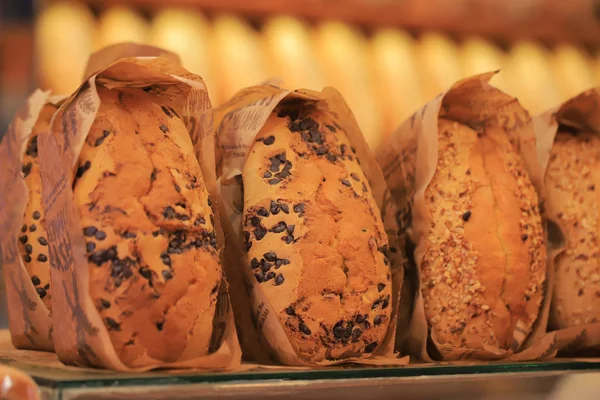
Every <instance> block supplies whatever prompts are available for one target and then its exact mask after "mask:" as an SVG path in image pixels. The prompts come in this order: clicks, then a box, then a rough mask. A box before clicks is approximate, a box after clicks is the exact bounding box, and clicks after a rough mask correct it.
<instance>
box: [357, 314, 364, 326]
mask: <svg viewBox="0 0 600 400" xmlns="http://www.w3.org/2000/svg"><path fill="white" fill-rule="evenodd" d="M366 319H367V314H364V315H363V314H358V315H357V316H356V318H355V320H356V322H357V323H359V324H361V323H363V322H364V321H365V320H366Z"/></svg>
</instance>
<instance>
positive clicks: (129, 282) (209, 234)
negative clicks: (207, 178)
mask: <svg viewBox="0 0 600 400" xmlns="http://www.w3.org/2000/svg"><path fill="white" fill-rule="evenodd" d="M140 92H141V91H135V92H127V91H121V92H119V91H115V90H108V89H105V88H103V87H99V88H98V93H99V96H100V99H101V105H100V109H99V111H98V114H97V116H96V119H95V121H94V123H93V125H92V128H91V131H90V133H89V135H88V137H87V139H86V141H85V144H84V146H83V148H82V151H81V154H80V157H79V160H78V168H77V171H76V174H75V182H74V191H75V199H76V203H77V205H78V209H79V214H80V216H81V223H82V231H83V235H84V236H85V240H86V251H87V257H88V262H89V272H90V274H89V288H90V295H91V297H92V300H93V302H94V304H95V305H96V308H97V310H98V312H99V313H100V316H101V317H102V320H103V321H104V323H105V325H106V327H107V329H108V333H109V335H110V338H111V340H112V343H113V345H114V346H115V349H116V351H117V354H118V355H119V357H120V359H121V360H122V361H123V362H124V363H125V364H126V365H128V366H132V367H135V366H136V360H137V359H138V358H139V357H140V356H142V355H147V356H150V357H152V358H154V359H156V360H160V361H164V362H172V361H175V360H185V359H188V358H192V357H194V356H200V355H204V354H206V353H207V352H208V348H209V344H210V338H211V334H212V321H213V318H214V314H215V305H216V301H217V292H218V287H219V285H220V283H221V266H220V262H219V257H218V254H217V246H216V237H215V230H214V229H215V227H214V218H213V214H212V210H211V200H210V198H209V194H208V191H207V188H206V186H205V184H204V180H203V178H202V172H201V170H200V166H199V164H198V161H197V160H196V158H195V156H194V154H193V147H192V143H191V140H190V137H189V134H188V132H187V130H186V128H185V126H184V123H183V122H182V120H181V119H180V118H179V115H178V114H177V112H176V111H175V110H173V109H172V108H169V107H167V106H164V105H163V106H160V105H158V104H156V103H155V101H156V99H155V98H154V97H152V96H150V95H148V94H146V93H140Z"/></svg>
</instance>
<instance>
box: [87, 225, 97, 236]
mask: <svg viewBox="0 0 600 400" xmlns="http://www.w3.org/2000/svg"><path fill="white" fill-rule="evenodd" d="M97 231H98V230H97V229H96V227H95V226H86V227H85V228H83V234H84V235H85V236H87V237H91V236H94V235H95V234H96V232H97Z"/></svg>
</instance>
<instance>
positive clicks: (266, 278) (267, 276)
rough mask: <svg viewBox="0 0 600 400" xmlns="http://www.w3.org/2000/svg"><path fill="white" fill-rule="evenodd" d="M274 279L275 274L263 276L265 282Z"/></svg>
mask: <svg viewBox="0 0 600 400" xmlns="http://www.w3.org/2000/svg"><path fill="white" fill-rule="evenodd" d="M273 278H275V272H273V271H271V272H269V273H268V274H267V275H266V276H265V282H266V281H270V280H271V279H273Z"/></svg>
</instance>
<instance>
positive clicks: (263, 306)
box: [215, 85, 408, 366]
mask: <svg viewBox="0 0 600 400" xmlns="http://www.w3.org/2000/svg"><path fill="white" fill-rule="evenodd" d="M284 99H285V100H286V101H287V100H290V99H297V100H300V101H306V102H311V103H314V104H315V105H316V106H317V107H318V108H319V109H322V110H323V111H325V112H329V113H332V114H334V115H337V118H338V119H337V121H338V122H339V124H340V125H342V129H343V130H344V131H345V132H346V135H347V136H348V139H349V140H350V143H351V144H352V145H353V146H354V147H355V148H356V150H357V155H358V157H359V158H360V159H361V166H362V168H363V170H364V172H365V175H366V176H367V178H368V179H369V183H370V185H371V188H372V189H373V195H374V197H375V201H376V202H377V204H378V205H379V206H381V205H382V203H383V199H384V195H385V192H386V190H387V189H386V185H385V181H384V179H383V175H382V174H381V171H380V170H379V168H378V167H377V164H376V162H375V160H374V158H373V156H372V155H371V154H370V153H369V151H368V146H367V144H366V142H365V140H364V138H363V136H362V134H361V133H360V130H359V128H358V126H357V124H356V120H355V119H354V116H353V115H352V112H351V111H350V109H349V108H348V106H347V105H346V103H345V102H344V100H343V99H342V97H341V96H340V94H339V93H338V92H337V91H336V90H335V89H332V88H325V89H324V90H323V91H322V92H314V91H309V90H297V91H290V90H286V89H281V88H278V87H276V86H271V85H262V86H255V87H250V88H247V89H244V90H242V91H241V92H239V93H238V94H237V95H235V96H234V97H233V98H232V99H231V100H230V101H229V102H228V103H226V104H224V105H223V106H222V107H219V109H218V110H217V111H216V113H215V115H216V126H217V141H218V147H219V150H220V154H221V156H222V160H220V162H219V164H220V169H222V173H221V176H220V178H219V179H220V189H221V201H222V204H221V209H222V212H225V213H226V214H225V216H226V218H225V217H224V218H223V219H224V226H225V228H224V230H225V236H226V240H227V246H228V253H229V252H232V253H231V259H230V260H229V262H228V263H227V267H226V268H227V274H228V275H233V276H236V278H235V279H236V280H237V281H238V283H239V285H240V286H241V287H239V289H238V288H235V289H233V290H232V296H239V297H238V298H237V299H235V300H234V303H235V304H241V305H242V306H244V305H246V306H245V308H244V310H240V311H238V313H239V314H244V317H243V319H238V321H237V323H238V329H239V330H240V335H241V337H242V342H245V341H246V340H245V339H244V337H245V336H249V337H253V338H256V337H262V338H263V339H264V340H263V341H262V344H263V345H264V343H265V342H266V343H267V344H268V347H269V348H270V350H271V354H273V355H274V356H275V357H276V358H277V359H278V360H279V361H280V362H282V363H283V364H286V365H291V366H325V365H333V364H340V363H348V362H350V363H359V364H369V365H403V364H406V363H407V362H408V358H407V357H404V358H398V355H397V354H396V353H394V344H395V331H396V315H397V313H398V302H399V294H400V293H399V292H400V287H401V285H402V276H403V272H402V265H401V263H396V262H395V260H393V259H392V260H390V261H391V265H392V280H393V302H392V303H393V309H392V310H393V311H392V319H391V320H390V329H389V331H388V332H387V335H386V337H385V339H384V341H383V342H382V344H381V346H380V347H379V348H378V349H377V350H376V351H375V353H374V354H373V356H372V357H369V358H368V357H366V356H365V357H364V358H351V359H345V360H336V361H332V360H328V361H322V362H319V363H308V362H305V361H303V360H302V359H300V358H299V357H298V355H297V354H296V353H295V352H294V349H293V348H292V345H291V343H290V341H289V339H288V338H287V336H286V334H285V332H284V330H283V327H282V326H281V324H280V321H279V319H278V317H277V315H278V312H277V311H278V310H274V309H273V307H272V305H271V304H270V302H269V299H268V298H267V296H266V295H265V294H264V293H263V292H262V290H261V288H260V285H258V284H257V283H256V280H255V279H253V274H252V272H251V268H250V266H249V263H248V260H247V257H246V255H245V253H244V252H243V250H242V245H243V240H242V234H241V230H242V212H243V198H242V190H241V186H240V184H239V183H238V181H237V180H236V179H235V177H236V176H238V175H241V173H242V169H243V166H244V163H245V162H246V156H247V154H248V151H249V149H250V147H251V145H252V143H253V141H254V138H255V137H256V135H257V134H258V133H259V131H260V130H261V128H262V127H263V126H264V124H265V122H266V121H267V118H268V117H269V115H270V114H271V112H272V111H273V110H274V109H275V107H276V106H277V104H279V103H280V102H281V101H282V100H284ZM395 232H396V230H393V233H394V234H395ZM394 243H396V241H395V238H394V237H392V238H390V246H394ZM233 249H235V250H233ZM234 252H235V255H236V256H234ZM231 281H234V278H233V277H232V278H231ZM248 304H249V305H250V307H251V310H248V306H247V305H248ZM250 312H251V313H252V314H253V315H252V316H249V315H248V313H250ZM236 317H237V314H236ZM257 332H258V333H257ZM244 347H246V346H244ZM263 348H264V346H263ZM254 350H255V351H254V353H255V354H254V356H255V357H256V356H259V357H261V358H262V359H266V358H268V357H267V356H266V355H265V354H256V353H260V350H259V349H254Z"/></svg>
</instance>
